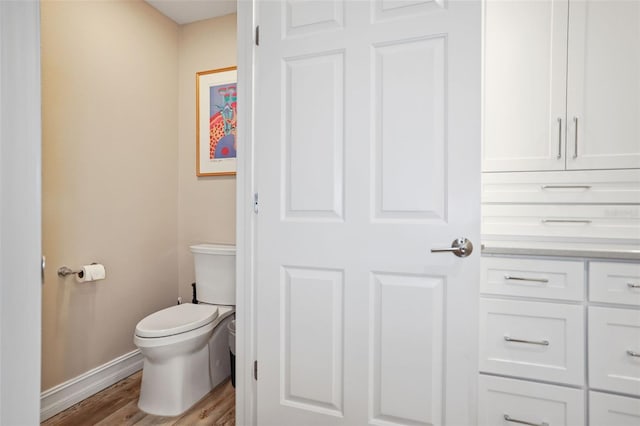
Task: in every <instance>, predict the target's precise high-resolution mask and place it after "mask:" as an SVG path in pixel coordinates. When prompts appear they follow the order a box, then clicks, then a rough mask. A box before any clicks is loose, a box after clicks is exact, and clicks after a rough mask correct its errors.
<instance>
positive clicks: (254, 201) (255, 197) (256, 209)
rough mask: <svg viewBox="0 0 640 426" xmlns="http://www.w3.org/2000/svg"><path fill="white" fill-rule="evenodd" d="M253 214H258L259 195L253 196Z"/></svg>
mask: <svg viewBox="0 0 640 426" xmlns="http://www.w3.org/2000/svg"><path fill="white" fill-rule="evenodd" d="M253 212H254V213H258V193H257V192H256V193H254V194H253Z"/></svg>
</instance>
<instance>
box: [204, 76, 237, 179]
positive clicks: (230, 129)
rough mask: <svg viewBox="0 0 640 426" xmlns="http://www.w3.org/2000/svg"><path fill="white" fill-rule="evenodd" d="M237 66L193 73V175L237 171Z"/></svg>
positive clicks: (213, 174)
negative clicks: (194, 96)
mask: <svg viewBox="0 0 640 426" xmlns="http://www.w3.org/2000/svg"><path fill="white" fill-rule="evenodd" d="M237 75H238V74H237V70H236V67H229V68H221V69H218V70H211V71H200V72H197V73H196V175H197V176H222V175H235V174H236V116H237V114H236V111H237V110H236V105H237V89H236V87H237V81H238V76H237Z"/></svg>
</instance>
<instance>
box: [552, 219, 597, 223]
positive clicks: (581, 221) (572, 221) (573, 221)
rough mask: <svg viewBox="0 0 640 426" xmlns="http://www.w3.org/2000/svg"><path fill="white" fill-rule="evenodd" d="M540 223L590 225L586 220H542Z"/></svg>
mask: <svg viewBox="0 0 640 426" xmlns="http://www.w3.org/2000/svg"><path fill="white" fill-rule="evenodd" d="M541 222H542V223H591V221H590V220H587V219H542V220H541Z"/></svg>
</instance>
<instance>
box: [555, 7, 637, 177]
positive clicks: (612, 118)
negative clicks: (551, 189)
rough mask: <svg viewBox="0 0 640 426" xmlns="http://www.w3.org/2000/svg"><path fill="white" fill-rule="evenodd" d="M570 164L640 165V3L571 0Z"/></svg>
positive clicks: (582, 166) (588, 166)
mask: <svg viewBox="0 0 640 426" xmlns="http://www.w3.org/2000/svg"><path fill="white" fill-rule="evenodd" d="M568 54H569V59H568V64H569V65H568V98H567V119H568V120H569V127H568V129H569V131H568V134H567V168H568V169H624V168H640V2H638V1H628V0H626V1H625V0H622V1H621V0H611V1H601V0H589V1H576V2H571V12H570V14H569V53H568Z"/></svg>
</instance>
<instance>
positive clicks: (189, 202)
mask: <svg viewBox="0 0 640 426" xmlns="http://www.w3.org/2000/svg"><path fill="white" fill-rule="evenodd" d="M179 37H180V44H179V46H180V49H179V56H180V60H179V64H180V65H179V76H178V77H179V86H180V90H179V93H180V95H179V96H180V100H179V105H180V108H179V113H178V116H179V133H180V136H179V148H178V158H179V167H178V170H179V171H178V175H179V185H178V188H179V192H178V226H179V232H178V259H179V285H180V295H181V296H182V298H183V300H184V301H190V300H191V283H192V282H193V281H194V272H193V257H192V256H191V253H190V252H189V245H192V244H194V243H199V242H213V243H227V244H234V243H235V232H236V227H235V215H236V205H235V202H236V192H235V191H236V178H235V176H226V177H225V176H219V177H218V176H215V177H200V178H199V177H196V172H195V164H196V150H195V143H196V142H195V141H196V130H195V118H194V117H195V114H196V89H195V76H196V72H198V71H206V70H212V69H217V68H225V67H230V66H235V65H236V63H237V62H236V15H235V14H233V15H228V16H223V17H221V18H215V19H208V20H205V21H200V22H195V23H193V24H189V25H184V26H181V27H180V36H179Z"/></svg>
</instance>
